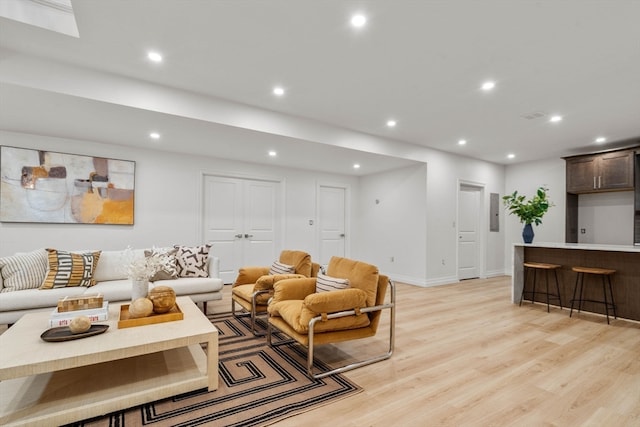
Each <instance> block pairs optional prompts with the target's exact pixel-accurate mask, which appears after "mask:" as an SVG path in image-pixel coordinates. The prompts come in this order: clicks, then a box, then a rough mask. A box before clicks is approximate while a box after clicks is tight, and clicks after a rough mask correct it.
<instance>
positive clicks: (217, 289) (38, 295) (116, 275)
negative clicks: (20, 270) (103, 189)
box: [0, 249, 223, 324]
mask: <svg viewBox="0 0 640 427" xmlns="http://www.w3.org/2000/svg"><path fill="white" fill-rule="evenodd" d="M40 250H41V251H44V249H40ZM94 252H95V251H94ZM33 253H35V251H34V252H32V253H30V254H33ZM45 253H46V251H45ZM132 254H133V256H134V257H135V258H140V257H144V256H145V254H144V249H135V250H132V251H130V252H128V253H127V255H128V256H131V255H132ZM16 255H28V254H16ZM123 255H124V251H100V256H99V260H98V262H97V265H96V267H95V270H94V272H93V279H94V280H95V282H96V284H95V285H94V286H90V287H84V286H74V287H61V288H53V289H40V286H39V285H38V287H35V288H30V289H15V288H9V287H7V286H5V285H6V284H7V282H8V281H9V280H8V279H6V277H7V275H6V274H4V271H2V270H4V268H6V265H5V266H4V267H3V266H2V260H0V268H2V270H0V324H12V323H15V322H16V321H17V320H18V319H20V317H22V316H23V315H24V314H26V313H30V312H34V311H47V310H53V309H54V308H55V307H56V305H57V303H58V300H59V299H60V298H64V297H65V296H68V297H75V296H80V295H83V294H86V295H93V294H97V293H100V294H102V295H103V297H104V300H105V301H109V302H126V301H130V300H131V291H132V289H131V286H132V285H131V280H129V279H128V278H127V274H126V268H123V265H122V263H123ZM14 257H15V255H14ZM8 258H11V257H8ZM24 259H27V258H24ZM38 259H39V258H38ZM206 263H207V264H206V270H207V272H208V276H209V277H178V278H175V279H170V280H158V281H155V282H150V283H149V288H150V289H152V288H153V287H154V286H161V285H164V286H170V287H171V288H173V289H174V290H175V292H176V295H178V296H189V297H191V299H192V300H193V301H194V302H196V303H200V302H201V303H203V304H204V309H205V310H206V302H207V301H213V300H219V299H222V286H223V283H222V280H221V279H220V278H219V276H220V274H219V271H220V260H219V258H217V257H215V256H212V255H209V256H208V258H207V261H206ZM26 268H28V267H25V269H26ZM13 269H14V271H15V269H16V267H15V264H14V266H13ZM40 274H41V273H40ZM36 276H39V274H38V275H36ZM3 278H5V280H4V281H3ZM38 280H39V281H40V283H42V280H44V277H41V278H37V277H35V278H33V280H32V282H34V283H35V282H37V281H38Z"/></svg>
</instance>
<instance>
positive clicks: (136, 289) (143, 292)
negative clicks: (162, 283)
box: [131, 279, 149, 301]
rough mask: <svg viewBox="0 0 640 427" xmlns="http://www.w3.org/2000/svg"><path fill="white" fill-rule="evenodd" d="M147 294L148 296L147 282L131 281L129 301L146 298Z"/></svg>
mask: <svg viewBox="0 0 640 427" xmlns="http://www.w3.org/2000/svg"><path fill="white" fill-rule="evenodd" d="M148 294H149V281H148V280H146V279H145V280H135V279H131V301H135V300H137V299H138V298H146V297H147V295H148Z"/></svg>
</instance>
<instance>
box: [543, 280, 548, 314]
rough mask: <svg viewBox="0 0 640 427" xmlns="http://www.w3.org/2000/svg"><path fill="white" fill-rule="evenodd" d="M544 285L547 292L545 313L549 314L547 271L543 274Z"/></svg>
mask: <svg viewBox="0 0 640 427" xmlns="http://www.w3.org/2000/svg"><path fill="white" fill-rule="evenodd" d="M544 285H545V289H546V290H547V313H549V270H546V272H545V274H544Z"/></svg>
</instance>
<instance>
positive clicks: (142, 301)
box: [129, 298, 153, 319]
mask: <svg viewBox="0 0 640 427" xmlns="http://www.w3.org/2000/svg"><path fill="white" fill-rule="evenodd" d="M151 313H153V303H152V302H151V300H149V299H148V298H138V299H136V300H134V301H133V302H132V303H131V305H129V317H130V318H132V319H138V318H140V317H147V316H148V315H150V314H151Z"/></svg>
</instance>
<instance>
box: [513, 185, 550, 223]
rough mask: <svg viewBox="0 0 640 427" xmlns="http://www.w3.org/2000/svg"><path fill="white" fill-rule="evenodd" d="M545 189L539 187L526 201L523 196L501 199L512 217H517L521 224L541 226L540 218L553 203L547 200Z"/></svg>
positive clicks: (516, 194)
mask: <svg viewBox="0 0 640 427" xmlns="http://www.w3.org/2000/svg"><path fill="white" fill-rule="evenodd" d="M547 191H549V189H548V188H547V187H540V188H538V191H536V195H535V196H533V198H531V199H529V200H527V199H526V197H525V196H523V195H518V192H517V191H514V192H513V194H509V195H507V196H504V197H502V201H503V202H504V205H505V206H506V208H507V209H508V210H509V213H510V214H512V215H517V216H518V218H520V222H521V223H523V224H535V225H540V224H542V217H543V216H544V214H545V213H546V212H547V211H548V210H549V208H550V207H551V206H553V203H552V202H551V201H550V200H549V199H548V198H547Z"/></svg>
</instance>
